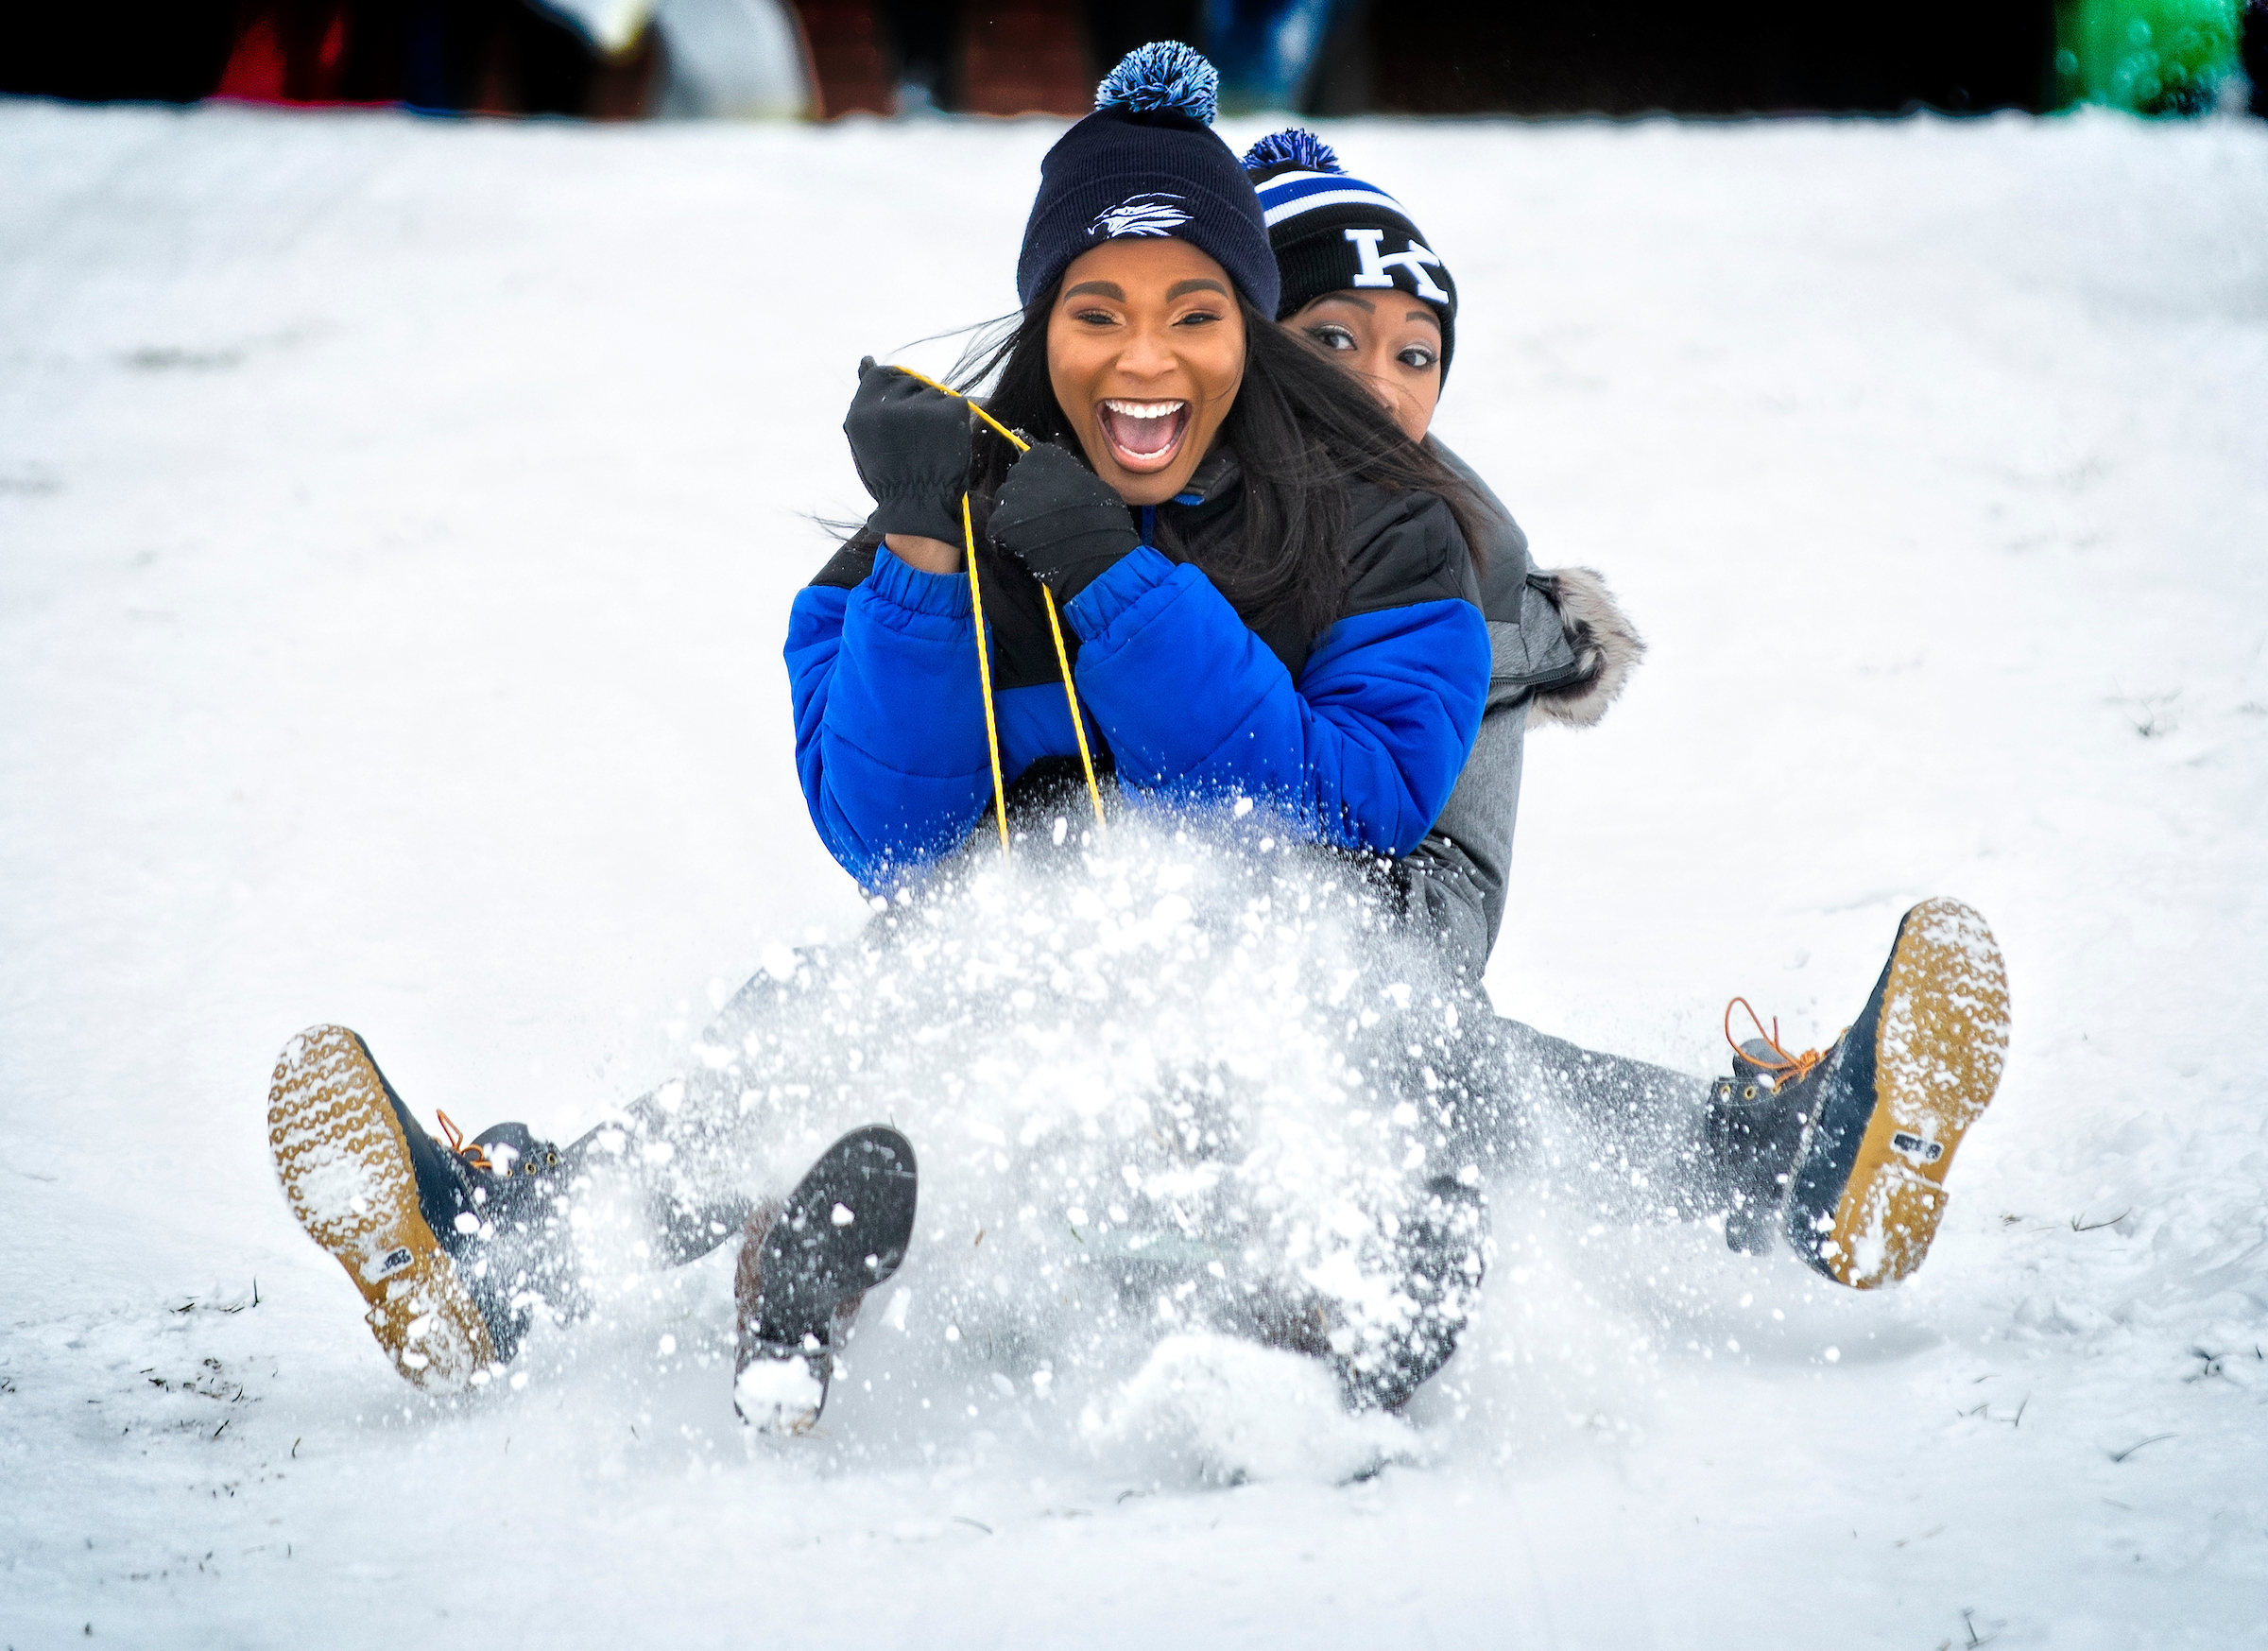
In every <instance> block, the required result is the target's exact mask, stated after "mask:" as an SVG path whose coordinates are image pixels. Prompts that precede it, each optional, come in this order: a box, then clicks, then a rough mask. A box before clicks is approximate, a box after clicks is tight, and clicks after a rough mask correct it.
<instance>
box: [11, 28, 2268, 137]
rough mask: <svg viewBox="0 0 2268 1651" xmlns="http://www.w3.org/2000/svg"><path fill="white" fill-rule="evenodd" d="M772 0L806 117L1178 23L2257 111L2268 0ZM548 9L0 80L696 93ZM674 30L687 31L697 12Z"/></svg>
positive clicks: (129, 85)
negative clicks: (778, 2)
mask: <svg viewBox="0 0 2268 1651" xmlns="http://www.w3.org/2000/svg"><path fill="white" fill-rule="evenodd" d="M782 3H783V5H784V6H785V9H784V11H783V12H782V17H783V18H784V19H785V23H784V25H783V26H780V27H778V28H776V29H775V35H776V38H777V39H778V40H779V41H780V42H782V43H784V45H783V46H782V47H781V49H782V50H783V51H784V52H785V53H786V54H787V56H789V57H790V58H793V59H796V60H795V61H792V62H789V63H786V64H785V65H783V67H782V73H784V74H786V75H787V76H788V77H789V78H790V80H791V81H792V82H793V83H795V84H799V85H800V86H801V87H802V89H803V90H802V94H801V98H800V102H801V107H802V108H803V110H804V112H806V113H808V114H811V115H814V116H816V117H818V118H833V117H835V116H839V115H843V114H847V113H853V112H861V111H865V112H873V113H878V114H889V113H907V112H919V111H920V110H923V109H930V110H939V111H950V112H968V113H982V114H1003V115H1005V114H1017V113H1025V112H1045V113H1053V114H1062V115H1074V114H1077V113H1079V112H1083V111H1084V110H1086V109H1087V108H1088V107H1089V106H1090V103H1091V96H1092V90H1093V85H1094V81H1095V79H1096V77H1098V75H1099V74H1100V72H1101V70H1102V69H1103V68H1105V67H1107V66H1108V64H1110V63H1111V62H1113V61H1115V60H1117V58H1118V57H1119V56H1120V55H1121V54H1122V53H1123V52H1125V51H1126V50H1128V49H1130V48H1131V47H1133V46H1135V45H1139V44H1141V43H1143V42H1144V41H1148V40H1158V39H1180V40H1187V41H1190V42H1191V43H1194V44H1196V45H1198V46H1200V47H1201V48H1202V49H1204V50H1205V51H1206V52H1207V53H1208V54H1209V55H1210V56H1211V57H1212V59H1213V60H1214V61H1215V62H1216V63H1217V64H1218V65H1219V66H1220V69H1221V72H1222V103H1223V106H1224V107H1225V108H1227V109H1229V110H1231V111H1249V110H1259V109H1270V110H1276V109H1281V110H1296V111H1300V112H1307V113H1313V114H1352V113H1360V112H1372V111H1375V112H1382V113H1404V114H1480V113H1489V114H1515V115H1572V114H1585V113H1596V114H1608V115H1636V114H1641V113H1649V112H1672V113H1676V114H1684V115H1740V114H1754V113H1785V112H1830V113H1882V114H1887V113H1896V112H1902V111H1905V110H1909V109H1914V108H1917V107H1918V108H1928V109H1935V110H1942V111H1946V112H1953V113H1967V112H1985V111H1989V110H1995V109H2019V110H2033V111H2044V110H2050V109H2054V108H2059V107H2062V106H2064V105H2066V104H2068V103H2070V102H2071V101H2074V100H2088V101H2098V102H2105V103H2110V104H2112V105H2114V106H2116V107H2122V108H2130V109H2134V110H2136V111H2137V112H2143V113H2172V114H2180V113H2194V112H2201V111H2202V110H2204V109H2207V108H2209V107H2211V106H2213V104H2214V103H2215V102H2216V101H2217V100H2219V99H2220V98H2222V97H2223V96H2224V95H2225V94H2224V91H2223V86H2224V83H2225V81H2226V77H2228V75H2229V73H2230V71H2231V70H2233V68H2234V67H2235V65H2236V62H2237V61H2238V60H2239V59H2240V57H2241V60H2242V64H2243V65H2244V67H2245V69H2246V70H2247V71H2248V72H2249V73H2250V76H2251V81H2252V89H2253V90H2252V107H2253V109H2254V110H2255V112H2268V0H1897V3H1896V4H1889V5H1882V4H1878V5H1873V6H1865V7H1860V6H1852V5H1848V4H1843V5H1837V4H1833V3H1832V0H1721V3H1720V4H1716V5H1712V6H1702V5H1695V4H1693V3H1692V0H1621V3H1619V4H1614V5H1604V4H1591V5H1574V4H1567V3H1565V0H1556V3H1555V0H1494V3H1479V0H1438V3H1436V4H1433V5H1430V6H1426V7H1423V8H1416V7H1400V6H1391V5H1387V4H1384V3H1383V0H928V3H923V0H782ZM11 9H12V10H14V11H17V12H19V13H21V14H22V15H20V16H18V17H16V18H15V19H14V20H13V21H12V22H11V23H10V24H9V26H8V28H7V29H6V30H5V31H0V91H6V92H14V93H27V94H35V95H47V96H58V97H68V98H77V99H82V100H89V101H97V100H109V99H143V100H157V101H166V102H177V103H179V102H190V101H194V100H196V99H198V98H200V97H204V96H209V95H215V94H218V95H227V96H234V97H242V98H246V99H249V100H253V101H275V102H290V103H342V102H343V103H374V104H404V105H408V106H410V107H413V108H418V109H424V110H433V111H441V112H469V113H495V114H558V115H577V116H585V117H591V118H634V117H638V116H641V115H648V114H654V113H658V112H662V111H663V110H664V108H667V109H668V110H669V111H670V112H700V110H701V105H700V102H699V100H698V99H695V100H693V101H692V102H691V103H688V102H687V100H686V99H685V98H683V97H682V96H673V95H670V94H669V92H668V88H669V86H670V85H671V69H672V63H671V55H672V49H673V48H672V45H671V39H672V27H673V14H672V13H671V12H670V10H669V9H668V8H664V9H663V14H662V19H661V21H660V23H659V24H658V25H657V24H655V23H650V22H649V23H648V24H647V25H646V26H645V27H644V30H643V32H642V33H640V34H639V35H638V36H637V37H636V38H635V39H633V40H632V41H630V42H629V43H627V45H625V46H624V47H623V48H622V49H621V50H618V51H614V52H607V51H604V50H601V49H599V47H597V46H596V45H594V44H593V42H592V41H591V40H590V39H589V38H588V37H587V35H586V34H585V32H583V31H582V30H581V29H579V28H578V27H576V26H575V24H574V22H573V21H572V19H571V18H570V17H568V16H567V15H565V13H566V12H568V11H571V10H572V6H571V5H569V4H567V3H566V0H558V9H556V10H555V9H545V7H543V6H541V5H539V4H536V3H535V0H107V3H106V0H45V3H44V4H39V3H34V4H29V5H26V3H25V0H17V4H16V6H15V7H14V8H11ZM713 15H714V16H716V17H717V18H720V19H721V18H723V17H724V16H725V13H724V12H721V11H719V12H714V13H713ZM680 16H681V14H680ZM2240 17H2241V18H2242V40H2241V42H2240V40H2239V38H2238V29H2239V27H2240V23H2239V19H2240ZM679 46H680V48H681V49H682V51H684V52H690V51H692V50H693V49H694V42H693V34H692V32H691V31H690V30H689V29H688V30H682V31H681V32H680V33H679ZM682 66H683V65H682V63H680V64H679V67H682ZM682 78H683V77H680V79H682ZM793 106H794V104H793V102H792V101H791V103H790V105H789V107H793ZM767 107H771V106H770V105H767ZM736 112H737V111H736Z"/></svg>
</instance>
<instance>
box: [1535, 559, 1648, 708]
mask: <svg viewBox="0 0 2268 1651" xmlns="http://www.w3.org/2000/svg"><path fill="white" fill-rule="evenodd" d="M1528 584H1529V587H1530V589H1532V590H1534V591H1536V592H1537V593H1540V594H1541V595H1542V596H1543V597H1544V598H1545V599H1546V600H1547V601H1549V602H1550V603H1551V605H1552V606H1553V608H1555V610H1557V611H1558V615H1559V628H1560V631H1561V632H1562V633H1563V634H1564V635H1565V636H1566V638H1567V645H1568V646H1569V647H1570V648H1571V649H1572V651H1573V653H1574V656H1575V672H1574V674H1573V675H1572V676H1571V677H1568V678H1565V679H1562V680H1559V681H1556V682H1552V683H1549V684H1538V686H1537V687H1536V689H1535V690H1534V691H1533V692H1532V693H1531V694H1530V695H1529V697H1528V726H1529V727H1531V728H1533V727H1535V726H1536V725H1537V724H1538V723H1553V722H1555V723H1558V724H1560V725H1561V726H1562V727H1566V728H1589V727H1591V726H1593V725H1594V724H1596V723H1597V722H1598V720H1599V718H1601V717H1602V716H1605V715H1606V708H1607V707H1608V706H1609V705H1612V704H1613V703H1614V702H1615V700H1616V699H1617V698H1618V697H1620V696H1621V694H1622V692H1623V689H1624V686H1625V685H1626V684H1627V683H1628V682H1629V680H1630V674H1631V673H1632V672H1633V671H1635V670H1637V669H1638V662H1639V661H1640V660H1641V659H1643V658H1644V657H1645V652H1646V644H1645V639H1644V638H1643V637H1641V636H1640V635H1639V634H1638V628H1637V627H1636V626H1635V625H1632V624H1631V623H1630V616H1629V615H1628V614H1627V613H1624V611H1623V610H1622V608H1621V606H1620V605H1619V604H1618V603H1617V602H1616V601H1615V599H1614V593H1613V592H1611V591H1609V590H1608V589H1607V588H1606V579H1605V577H1603V576H1601V575H1600V574H1598V573H1597V572H1595V571H1594V570H1592V569H1590V568H1553V569H1550V570H1538V572H1536V573H1533V574H1530V575H1529V576H1528Z"/></svg>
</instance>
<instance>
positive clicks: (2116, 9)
mask: <svg viewBox="0 0 2268 1651" xmlns="http://www.w3.org/2000/svg"><path fill="white" fill-rule="evenodd" d="M2242 5H2243V0H2057V3H2056V7H2055V47H2056V50H2055V78H2056V84H2057V89H2058V91H2059V92H2060V94H2061V101H2062V102H2063V103H2064V104H2065V105H2066V106H2067V107H2068V106H2069V105H2070V104H2074V103H2100V104H2105V105H2107V106H2108V107H2110V108H2112V109H2123V110H2127V111H2130V112H2133V113H2136V114H2202V113H2204V112H2207V111H2208V110H2210V109H2211V108H2213V106H2214V104H2215V102H2216V101H2217V100H2218V98H2219V96H2220V94H2221V88H2222V85H2223V83H2224V82H2225V81H2226V80H2228V79H2229V78H2230V77H2232V76H2234V75H2235V74H2236V73H2237V38H2238V30H2239V27H2240V24H2239V21H2238V13H2239V11H2240V10H2241V9H2242Z"/></svg>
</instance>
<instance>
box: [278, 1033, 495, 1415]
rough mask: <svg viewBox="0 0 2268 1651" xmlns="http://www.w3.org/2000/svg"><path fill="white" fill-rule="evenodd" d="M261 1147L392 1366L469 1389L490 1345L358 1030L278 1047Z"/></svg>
mask: <svg viewBox="0 0 2268 1651" xmlns="http://www.w3.org/2000/svg"><path fill="white" fill-rule="evenodd" d="M267 1144H268V1150H269V1152H270V1153H272V1154H273V1155H274V1157H275V1161H276V1178H277V1179H278V1180H280V1181H282V1182H283V1195H284V1197H285V1198H287V1199H288V1200H290V1203H291V1212H292V1213H293V1214H294V1215H296V1216H298V1217H299V1220H300V1225H301V1227H304V1228H305V1229H306V1230H307V1235H308V1236H309V1237H310V1238H312V1239H314V1240H315V1242H316V1243H318V1244H319V1245H321V1246H322V1247H324V1248H325V1249H327V1250H329V1251H330V1252H331V1254H332V1255H333V1256H335V1258H336V1259H337V1261H338V1264H339V1265H340V1266H342V1267H344V1268H346V1269H347V1276H348V1277H349V1278H351V1279H352V1280H353V1281H354V1287H355V1288H356V1289H357V1290H360V1291H361V1292H362V1298H363V1299H364V1300H365V1301H367V1302H368V1303H369V1312H368V1313H367V1314H366V1315H364V1317H365V1319H366V1321H367V1322H368V1323H369V1327H370V1333H371V1334H372V1335H374V1336H376V1337H377V1338H378V1345H379V1346H380V1347H382V1348H384V1349H385V1350H386V1355H387V1359H388V1360H390V1361H391V1362H392V1364H393V1367H394V1368H395V1369H397V1370H399V1371H400V1372H401V1373H402V1374H403V1375H404V1377H406V1378H407V1379H408V1380H409V1381H410V1382H411V1383H413V1384H416V1385H417V1386H420V1387H422V1388H425V1389H426V1390H427V1391H429V1392H441V1393H455V1392H459V1391H461V1390H463V1389H464V1388H466V1387H468V1386H471V1385H472V1384H473V1382H474V1378H475V1377H476V1376H479V1375H481V1373H482V1372H484V1371H486V1370H487V1369H488V1368H489V1367H490V1366H491V1365H493V1364H494V1363H495V1362H496V1350H495V1345H494V1343H493V1342H492V1341H491V1340H490V1337H489V1327H488V1325H487V1323H486V1322H485V1321H484V1320H483V1319H482V1318H481V1316H480V1309H479V1307H478V1306H476V1305H475V1304H474V1302H473V1300H472V1294H471V1292H469V1291H468V1290H467V1289H466V1288H465V1285H464V1281H462V1280H461V1279H459V1278H458V1277H457V1274H456V1267H455V1264H454V1263H453V1262H452V1261H451V1260H450V1259H449V1253H448V1252H447V1251H446V1250H444V1249H443V1248H442V1247H441V1245H440V1241H439V1239H438V1238H437V1237H436V1236H435V1234H434V1231H433V1229H432V1228H431V1227H429V1226H427V1225H426V1222H425V1217H424V1215H423V1214H422V1213H421V1212H420V1210H419V1208H418V1178H417V1174H416V1172H415V1171H414V1170H413V1169H412V1168H411V1167H410V1160H409V1143H408V1142H407V1141H406V1140H405V1139H404V1136H403V1134H402V1126H401V1124H400V1123H399V1122H398V1121H397V1120H396V1119H395V1117H394V1109H393V1106H392V1104H391V1103H390V1102H389V1101H388V1100H387V1094H386V1083H385V1080H384V1079H383V1078H381V1077H380V1076H379V1075H378V1067H377V1063H376V1062H375V1061H373V1060H372V1059H371V1058H370V1052H369V1049H368V1048H366V1047H365V1046H364V1044H363V1041H362V1040H361V1039H360V1038H358V1037H356V1036H355V1035H354V1034H353V1033H352V1032H350V1031H348V1030H347V1029H346V1028H345V1027H344V1026H310V1027H309V1028H308V1029H307V1030H306V1031H304V1032H301V1034H300V1035H299V1036H298V1037H296V1038H294V1039H293V1040H291V1041H290V1042H288V1043H286V1044H285V1045H284V1046H283V1055H282V1056H280V1057H279V1058H277V1061H276V1075H275V1084H274V1087H273V1088H271V1089H270V1090H269V1091H268V1092H267Z"/></svg>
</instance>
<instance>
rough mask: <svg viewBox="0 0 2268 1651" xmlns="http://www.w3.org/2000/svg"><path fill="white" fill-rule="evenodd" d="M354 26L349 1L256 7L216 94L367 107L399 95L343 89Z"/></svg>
mask: <svg viewBox="0 0 2268 1651" xmlns="http://www.w3.org/2000/svg"><path fill="white" fill-rule="evenodd" d="M353 26H354V24H353V18H352V13H351V12H350V11H349V9H347V8H346V7H345V6H333V7H330V8H327V9H309V8H298V7H278V8H276V9H272V10H267V11H262V12H257V13H254V14H252V15H251V16H249V18H247V19H246V20H245V21H244V22H243V23H242V24H240V26H239V27H238V30H237V35H236V40H235V43H234V44H233V45H232V46H231V47H230V49H229V60H228V62H227V63H226V64H225V65H224V66H223V67H222V69H221V71H220V84H219V85H217V86H215V88H214V89H213V95H214V96H215V97H233V98H239V99H242V100H243V101H245V102H248V103H304V104H324V105H332V106H338V105H354V106H357V107H364V108H368V107H372V106H377V105H383V104H385V103H387V102H391V101H393V100H392V99H390V98H369V97H346V96H342V95H340V94H341V88H342V86H343V84H344V82H345V75H346V63H347V43H348V40H349V37H350V35H351V34H352V29H353Z"/></svg>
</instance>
